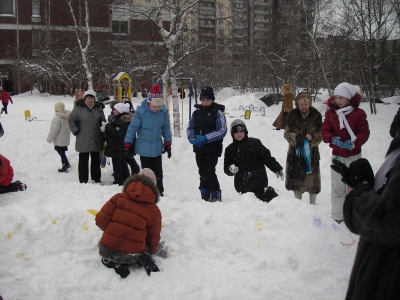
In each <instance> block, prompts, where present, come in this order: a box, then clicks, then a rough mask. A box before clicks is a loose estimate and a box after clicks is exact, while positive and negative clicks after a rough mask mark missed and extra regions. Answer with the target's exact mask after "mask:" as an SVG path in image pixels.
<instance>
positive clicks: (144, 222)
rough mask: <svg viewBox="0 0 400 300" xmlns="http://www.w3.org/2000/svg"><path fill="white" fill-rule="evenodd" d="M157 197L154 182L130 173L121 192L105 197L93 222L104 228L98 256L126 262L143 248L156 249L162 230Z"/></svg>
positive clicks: (133, 258)
mask: <svg viewBox="0 0 400 300" xmlns="http://www.w3.org/2000/svg"><path fill="white" fill-rule="evenodd" d="M159 199H160V195H159V193H158V189H157V186H156V185H155V184H154V183H153V182H152V181H151V180H150V179H149V178H148V177H146V176H142V175H132V176H130V177H129V178H128V179H127V180H126V181H125V182H124V185H123V190H122V193H118V194H116V195H114V196H113V197H112V198H111V199H110V200H108V201H107V202H106V203H105V204H104V206H103V207H102V208H101V210H100V212H99V213H98V214H97V215H96V225H97V226H98V227H99V228H100V229H101V230H103V231H104V233H103V236H102V237H101V240H100V243H99V253H100V256H101V257H104V258H107V259H110V260H112V261H114V262H116V263H119V264H128V265H129V264H133V263H135V262H136V261H137V260H138V255H136V254H140V253H141V252H143V251H145V250H146V249H149V251H150V253H154V252H156V250H157V247H158V243H159V242H160V233H161V211H160V209H159V208H158V206H157V204H156V203H158V201H159Z"/></svg>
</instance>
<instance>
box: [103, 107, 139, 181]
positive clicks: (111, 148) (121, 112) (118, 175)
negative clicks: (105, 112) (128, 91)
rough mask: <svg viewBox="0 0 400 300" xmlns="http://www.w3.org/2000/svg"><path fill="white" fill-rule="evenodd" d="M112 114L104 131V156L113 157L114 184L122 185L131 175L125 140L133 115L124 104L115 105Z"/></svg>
mask: <svg viewBox="0 0 400 300" xmlns="http://www.w3.org/2000/svg"><path fill="white" fill-rule="evenodd" d="M112 114H113V117H112V118H111V122H109V123H108V124H107V125H106V127H105V130H104V132H105V134H106V136H107V145H106V149H105V152H104V155H105V156H107V157H111V161H112V165H113V171H114V182H113V184H118V185H122V184H123V183H124V181H125V179H126V178H128V177H129V175H130V174H129V169H128V161H127V157H126V153H125V147H124V145H125V143H124V139H125V135H126V132H127V131H128V126H129V124H130V122H131V120H132V116H133V114H132V113H131V112H130V108H129V105H128V104H124V103H117V104H115V105H114V107H113V110H112Z"/></svg>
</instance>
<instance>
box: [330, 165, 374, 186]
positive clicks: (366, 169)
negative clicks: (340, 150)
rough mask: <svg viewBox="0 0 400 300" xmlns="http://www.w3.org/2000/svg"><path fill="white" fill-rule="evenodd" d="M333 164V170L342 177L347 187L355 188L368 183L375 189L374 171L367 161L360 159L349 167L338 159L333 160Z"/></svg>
mask: <svg viewBox="0 0 400 300" xmlns="http://www.w3.org/2000/svg"><path fill="white" fill-rule="evenodd" d="M332 163H333V165H331V168H332V170H334V171H335V172H338V173H339V174H340V175H342V182H343V183H345V184H346V185H348V186H351V187H353V188H354V187H356V186H357V185H359V184H362V183H363V182H364V181H366V182H368V185H369V186H371V187H372V188H373V187H374V183H375V178H374V171H373V170H372V167H371V165H370V163H369V161H368V160H367V159H365V158H359V159H357V160H355V161H353V162H352V163H351V164H350V165H349V167H347V166H346V165H345V164H344V163H342V162H340V161H338V160H336V159H332Z"/></svg>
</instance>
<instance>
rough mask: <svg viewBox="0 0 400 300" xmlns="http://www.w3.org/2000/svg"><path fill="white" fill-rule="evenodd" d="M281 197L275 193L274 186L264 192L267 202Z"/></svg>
mask: <svg viewBox="0 0 400 300" xmlns="http://www.w3.org/2000/svg"><path fill="white" fill-rule="evenodd" d="M278 196H279V195H278V194H277V193H276V192H275V190H274V188H273V187H272V186H269V187H267V189H266V190H265V192H264V200H263V201H265V202H269V201H271V200H272V199H274V198H275V197H278Z"/></svg>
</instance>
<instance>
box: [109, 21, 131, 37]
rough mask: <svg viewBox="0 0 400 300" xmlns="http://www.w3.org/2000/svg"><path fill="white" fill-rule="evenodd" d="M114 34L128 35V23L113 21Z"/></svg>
mask: <svg viewBox="0 0 400 300" xmlns="http://www.w3.org/2000/svg"><path fill="white" fill-rule="evenodd" d="M112 32H113V33H120V34H128V21H112Z"/></svg>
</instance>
